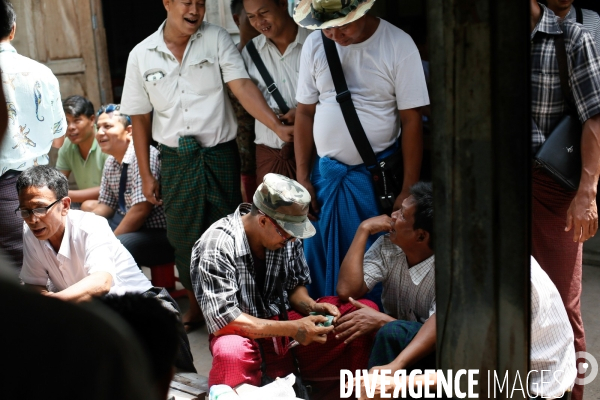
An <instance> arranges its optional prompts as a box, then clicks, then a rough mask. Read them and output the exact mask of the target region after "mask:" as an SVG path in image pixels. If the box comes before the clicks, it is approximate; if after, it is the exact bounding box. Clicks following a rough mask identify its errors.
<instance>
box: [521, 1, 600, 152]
mask: <svg viewBox="0 0 600 400" xmlns="http://www.w3.org/2000/svg"><path fill="white" fill-rule="evenodd" d="M540 7H541V8H542V12H543V15H542V18H541V19H540V22H539V23H538V24H537V26H536V27H535V29H534V30H533V32H532V33H531V115H532V118H533V121H532V124H531V141H532V143H531V144H532V152H533V154H535V153H536V152H537V150H538V149H539V148H540V146H541V145H542V143H544V142H545V141H546V138H547V137H548V135H549V134H550V133H551V132H552V129H554V127H556V125H557V124H558V123H559V122H560V120H561V119H562V118H563V117H564V115H565V114H566V112H567V104H566V102H565V97H564V96H563V93H562V90H561V88H560V77H559V73H558V62H557V60H556V51H555V47H554V37H555V36H556V35H561V34H563V32H564V34H565V47H566V50H567V64H568V67H569V86H570V88H571V92H572V93H573V97H574V99H575V108H576V111H577V115H578V117H579V120H580V121H581V123H585V121H587V120H588V119H590V118H591V117H593V116H595V115H597V114H600V57H599V56H598V53H597V51H596V46H595V44H594V39H593V38H592V36H591V35H590V33H589V32H588V31H586V30H585V29H583V27H582V26H581V25H580V24H577V23H575V22H574V21H570V20H565V21H563V22H562V23H559V20H558V18H557V17H556V16H555V15H554V13H553V12H552V11H551V10H549V9H548V8H546V7H545V6H544V5H542V4H540Z"/></svg>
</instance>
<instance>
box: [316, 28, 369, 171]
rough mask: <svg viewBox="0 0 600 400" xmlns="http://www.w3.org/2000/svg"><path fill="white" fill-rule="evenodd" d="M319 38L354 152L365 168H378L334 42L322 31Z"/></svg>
mask: <svg viewBox="0 0 600 400" xmlns="http://www.w3.org/2000/svg"><path fill="white" fill-rule="evenodd" d="M321 37H322V38H323V46H324V48H325V56H326V57H327V63H328V64H329V71H330V72H331V78H332V79H333V85H334V86H335V91H336V93H337V95H336V96H335V99H336V100H337V102H338V103H339V104H340V108H341V109H342V114H343V115H344V120H345V121H346V125H347V126H348V131H350V136H351V137H352V141H353V142H354V145H355V146H356V150H358V153H359V154H360V157H361V158H362V160H363V162H364V163H365V165H366V166H367V168H369V169H370V168H373V167H376V168H379V163H378V162H377V157H376V156H375V152H374V151H373V148H372V147H371V143H369V139H368V138H367V134H366V133H365V130H364V129H363V126H362V124H361V123H360V119H359V118H358V114H357V113H356V108H354V103H353V102H352V96H351V94H350V91H349V90H348V85H347V84H346V78H345V77H344V70H343V69H342V63H341V61H340V55H339V54H338V52H337V49H336V48H335V42H334V41H333V40H331V39H328V38H327V37H326V36H325V34H324V33H323V31H321Z"/></svg>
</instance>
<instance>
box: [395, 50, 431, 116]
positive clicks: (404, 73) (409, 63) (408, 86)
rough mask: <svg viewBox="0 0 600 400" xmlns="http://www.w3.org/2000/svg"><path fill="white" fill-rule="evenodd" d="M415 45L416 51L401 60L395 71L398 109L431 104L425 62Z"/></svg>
mask: <svg viewBox="0 0 600 400" xmlns="http://www.w3.org/2000/svg"><path fill="white" fill-rule="evenodd" d="M413 46H414V43H413ZM414 47H415V49H414V50H415V51H413V52H412V53H411V54H410V55H408V56H407V57H406V58H404V59H403V60H401V61H399V63H398V64H397V65H396V70H395V71H394V74H395V77H394V85H395V89H396V105H397V107H398V110H408V109H410V108H416V107H422V106H426V105H428V104H429V94H428V93H427V82H426V81H425V71H424V70H423V63H422V62H421V56H420V55H419V51H418V50H417V47H416V46H414Z"/></svg>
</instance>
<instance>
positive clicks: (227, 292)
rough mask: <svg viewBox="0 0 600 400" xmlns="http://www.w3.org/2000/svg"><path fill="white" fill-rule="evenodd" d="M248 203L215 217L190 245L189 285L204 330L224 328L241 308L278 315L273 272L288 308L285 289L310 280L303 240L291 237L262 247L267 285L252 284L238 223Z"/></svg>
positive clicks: (249, 255) (241, 226)
mask: <svg viewBox="0 0 600 400" xmlns="http://www.w3.org/2000/svg"><path fill="white" fill-rule="evenodd" d="M250 207H251V206H250V204H248V203H243V204H241V205H240V206H239V207H238V208H237V210H236V211H235V212H234V213H233V214H230V215H228V216H227V217H225V218H222V219H220V220H219V221H217V222H215V223H214V224H213V225H212V226H211V227H210V228H208V230H207V231H206V232H205V233H204V234H203V235H202V237H201V238H200V240H198V241H197V242H196V244H195V245H194V248H193V250H192V262H191V278H192V285H193V286H194V292H195V293H196V298H197V299H198V303H199V304H200V308H202V313H203V314H204V318H206V325H207V327H208V333H214V332H216V331H218V330H220V329H222V328H224V327H225V326H226V325H227V324H229V323H231V322H232V321H233V320H235V319H236V318H237V317H239V316H240V315H241V314H242V313H246V314H249V315H252V316H254V317H257V318H270V317H273V316H275V315H279V308H278V307H277V304H278V302H279V300H278V298H279V297H278V296H277V291H276V284H275V281H276V278H277V276H279V277H281V281H282V282H283V291H284V297H285V299H284V302H285V306H286V308H287V309H289V308H290V303H289V301H288V294H287V292H288V291H290V290H293V289H295V288H296V287H298V286H301V285H307V284H309V283H310V272H309V269H308V265H307V264H306V259H305V258H304V248H303V246H302V241H301V240H295V241H293V242H290V243H288V244H287V245H286V246H285V247H284V248H281V249H278V250H275V251H272V250H268V249H267V250H266V258H265V265H266V271H265V287H264V288H262V291H261V290H260V288H258V287H257V286H256V276H257V271H256V270H255V265H254V261H253V260H252V253H251V251H250V245H249V244H248V238H247V237H246V231H245V230H244V224H243V222H242V216H243V215H245V214H248V213H249V212H250ZM261 292H262V294H261Z"/></svg>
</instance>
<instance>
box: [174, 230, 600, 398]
mask: <svg viewBox="0 0 600 400" xmlns="http://www.w3.org/2000/svg"><path fill="white" fill-rule="evenodd" d="M585 250H586V251H585V254H586V256H584V257H585V260H586V263H587V264H586V265H584V267H583V295H582V298H581V308H582V313H583V321H584V325H585V330H586V338H587V351H588V353H591V354H592V355H593V356H595V358H596V359H597V360H598V362H599V363H600V312H599V311H598V310H599V307H600V235H598V236H597V237H596V238H593V239H592V240H591V241H590V242H589V243H587V244H586V246H585ZM593 264H595V265H593ZM178 302H179V304H180V306H181V308H182V310H184V311H185V310H186V309H187V307H188V302H187V299H179V300H178ZM188 337H189V339H190V345H191V347H192V353H193V355H194V365H195V366H196V369H197V370H198V373H199V374H200V375H204V376H208V372H209V371H210V366H211V362H212V356H211V354H210V351H209V349H208V333H207V331H206V327H202V328H201V329H198V330H196V331H194V332H191V333H190V334H189V335H188ZM584 400H600V374H599V375H598V377H597V378H596V379H595V380H594V381H593V382H591V383H589V384H588V385H587V386H586V389H585V394H584Z"/></svg>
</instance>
